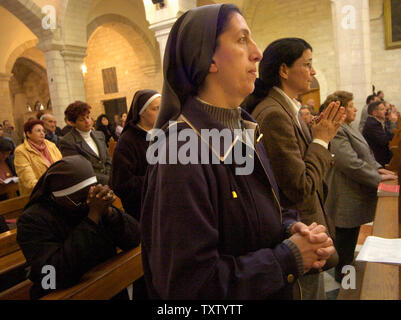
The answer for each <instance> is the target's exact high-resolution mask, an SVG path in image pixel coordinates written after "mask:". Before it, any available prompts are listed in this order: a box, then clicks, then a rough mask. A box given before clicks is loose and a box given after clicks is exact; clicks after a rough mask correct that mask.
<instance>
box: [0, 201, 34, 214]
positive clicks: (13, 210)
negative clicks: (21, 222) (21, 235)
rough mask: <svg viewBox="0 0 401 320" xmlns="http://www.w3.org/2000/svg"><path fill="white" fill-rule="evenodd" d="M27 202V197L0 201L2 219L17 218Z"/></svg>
mask: <svg viewBox="0 0 401 320" xmlns="http://www.w3.org/2000/svg"><path fill="white" fill-rule="evenodd" d="M28 201H29V196H21V197H15V198H12V199H8V200H3V201H0V215H1V216H3V218H4V219H15V218H18V217H19V216H20V215H21V213H22V212H23V210H24V207H25V205H26V204H27V203H28Z"/></svg>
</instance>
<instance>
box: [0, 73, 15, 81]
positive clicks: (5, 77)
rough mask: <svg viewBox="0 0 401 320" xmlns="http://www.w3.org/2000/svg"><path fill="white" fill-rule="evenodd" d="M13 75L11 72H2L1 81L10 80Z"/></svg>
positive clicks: (0, 74)
mask: <svg viewBox="0 0 401 320" xmlns="http://www.w3.org/2000/svg"><path fill="white" fill-rule="evenodd" d="M12 76H13V75H12V74H11V73H4V72H0V81H4V82H8V81H10V79H11V77H12Z"/></svg>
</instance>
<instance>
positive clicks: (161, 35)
mask: <svg viewBox="0 0 401 320" xmlns="http://www.w3.org/2000/svg"><path fill="white" fill-rule="evenodd" d="M143 4H144V7H145V12H146V20H148V22H149V24H150V26H149V29H150V30H152V31H153V32H154V33H155V37H156V40H157V42H158V43H159V48H160V57H161V65H162V66H163V57H164V51H165V49H166V44H167V39H168V35H169V33H170V30H171V27H172V26H173V24H174V22H175V21H176V20H177V18H178V17H179V16H180V15H181V14H182V13H184V12H186V11H188V10H189V9H192V8H195V7H196V0H165V1H164V7H160V6H158V5H154V4H153V3H152V1H146V0H144V1H143Z"/></svg>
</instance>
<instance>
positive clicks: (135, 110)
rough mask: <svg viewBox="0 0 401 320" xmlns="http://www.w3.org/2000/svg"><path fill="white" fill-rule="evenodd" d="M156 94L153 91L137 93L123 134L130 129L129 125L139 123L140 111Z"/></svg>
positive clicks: (139, 91)
mask: <svg viewBox="0 0 401 320" xmlns="http://www.w3.org/2000/svg"><path fill="white" fill-rule="evenodd" d="M155 94H158V92H157V91H155V90H151V89H144V90H138V91H137V92H135V95H134V98H133V99H132V103H131V107H130V109H129V112H128V114H127V120H126V121H125V126H124V129H123V132H124V131H125V130H126V129H127V128H128V126H129V125H131V124H135V123H137V122H138V121H139V111H141V109H142V107H143V106H144V105H145V103H146V102H147V101H148V100H149V99H150V98H151V97H153V96H154V95H155Z"/></svg>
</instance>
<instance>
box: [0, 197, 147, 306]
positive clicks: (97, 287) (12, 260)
mask: <svg viewBox="0 0 401 320" xmlns="http://www.w3.org/2000/svg"><path fill="white" fill-rule="evenodd" d="M26 198H27V199H23V201H26V202H27V201H28V200H29V197H26ZM12 200H14V199H12ZM6 201H10V200H6ZM6 201H3V202H6ZM0 203H1V202H0ZM17 204H18V202H17ZM114 204H115V205H116V206H117V207H119V206H121V201H120V199H118V198H117V199H116V203H114ZM119 204H120V205H119ZM24 206H25V204H24V205H21V204H20V205H19V206H17V207H19V208H14V209H15V210H14V214H15V216H16V217H18V215H19V214H20V213H21V212H22V210H23V207H24ZM7 207H8V208H9V207H10V205H9V204H8V205H7ZM11 208H12V206H11ZM19 210H20V212H19ZM6 211H7V210H4V211H3V212H4V213H5V214H7V212H6ZM15 216H13V217H15ZM7 217H9V216H7ZM16 235H17V229H14V230H10V231H7V232H4V233H2V234H0V275H3V274H5V273H7V272H9V271H11V270H14V269H16V268H19V267H23V266H24V265H25V264H26V259H25V257H24V255H23V254H22V251H21V250H20V248H19V246H18V243H17V241H16ZM142 275H143V271H142V261H141V248H140V246H139V247H137V248H135V249H132V250H130V251H128V252H122V251H121V250H119V251H118V254H117V256H115V257H113V258H111V259H109V260H108V261H105V262H103V263H101V264H99V265H98V266H96V267H95V268H93V269H92V270H90V271H88V272H87V273H86V274H85V275H84V276H83V277H82V279H81V281H80V282H79V283H78V284H77V285H75V286H73V287H71V288H68V289H64V290H58V291H56V292H53V293H51V294H49V295H47V296H45V297H43V298H42V299H44V300H79V299H82V300H105V299H110V298H112V297H113V296H115V295H116V294H117V293H119V292H120V291H122V290H123V289H124V288H126V287H128V286H129V285H130V284H132V283H133V282H134V281H135V280H137V279H138V278H140V277H141V276H142ZM31 287H32V282H31V281H30V280H25V281H23V282H21V283H19V284H17V285H15V286H13V287H11V288H9V289H7V290H5V291H3V292H0V300H27V299H30V295H29V291H30V288H31Z"/></svg>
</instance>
